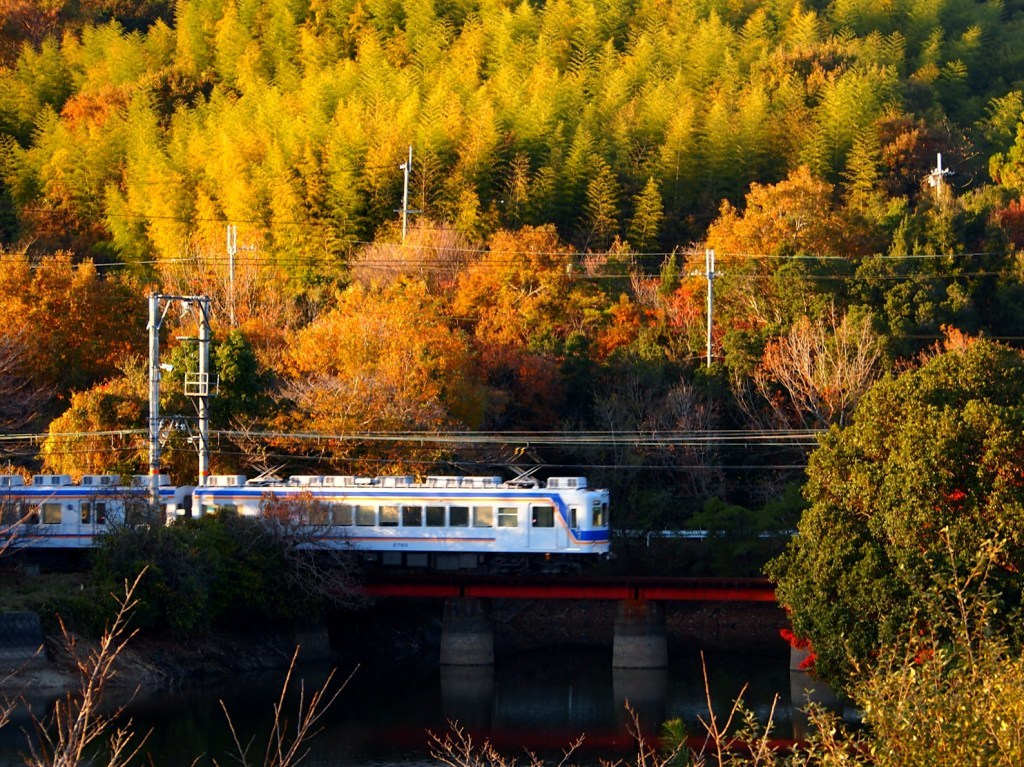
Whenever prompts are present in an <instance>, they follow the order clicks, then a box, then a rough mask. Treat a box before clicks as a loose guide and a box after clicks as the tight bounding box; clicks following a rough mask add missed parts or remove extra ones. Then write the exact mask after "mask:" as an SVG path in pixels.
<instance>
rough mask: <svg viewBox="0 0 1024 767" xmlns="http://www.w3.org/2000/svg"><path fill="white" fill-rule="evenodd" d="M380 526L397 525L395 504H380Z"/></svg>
mask: <svg viewBox="0 0 1024 767" xmlns="http://www.w3.org/2000/svg"><path fill="white" fill-rule="evenodd" d="M380 526H381V527H398V507H397V506H381V507H380Z"/></svg>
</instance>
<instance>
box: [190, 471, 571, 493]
mask: <svg viewBox="0 0 1024 767" xmlns="http://www.w3.org/2000/svg"><path fill="white" fill-rule="evenodd" d="M207 485H208V486H210V487H280V486H286V487H308V488H329V487H366V488H368V487H374V488H409V487H416V488H424V487H431V488H466V489H486V488H499V487H538V486H546V487H547V488H548V489H559V490H585V489H586V488H587V478H586V477H551V478H549V479H548V480H547V482H546V484H545V483H538V482H537V481H536V480H534V479H527V480H510V481H508V482H506V481H505V480H503V479H502V478H501V477H499V476H473V475H467V476H458V475H430V476H427V477H424V478H423V479H422V480H417V478H416V477H413V476H410V475H391V476H377V477H359V476H355V475H352V474H299V475H295V476H291V477H288V478H287V479H268V478H259V479H253V480H249V479H247V478H246V477H245V475H244V474H214V475H211V476H210V477H209V478H208V480H207Z"/></svg>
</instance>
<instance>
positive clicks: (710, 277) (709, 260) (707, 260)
mask: <svg viewBox="0 0 1024 767" xmlns="http://www.w3.org/2000/svg"><path fill="white" fill-rule="evenodd" d="M704 270H705V272H706V276H707V281H708V344H707V345H708V348H707V366H708V367H711V323H712V313H713V310H714V306H715V251H714V249H713V248H707V249H706V250H705V251H704Z"/></svg>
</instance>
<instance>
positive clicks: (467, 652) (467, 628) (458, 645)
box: [441, 597, 494, 666]
mask: <svg viewBox="0 0 1024 767" xmlns="http://www.w3.org/2000/svg"><path fill="white" fill-rule="evenodd" d="M493 664H494V625H493V622H492V620H491V605H490V602H489V601H487V600H484V599H467V598H462V597H459V598H451V599H446V600H445V601H444V617H443V619H442V622H441V665H442V666H490V665H493Z"/></svg>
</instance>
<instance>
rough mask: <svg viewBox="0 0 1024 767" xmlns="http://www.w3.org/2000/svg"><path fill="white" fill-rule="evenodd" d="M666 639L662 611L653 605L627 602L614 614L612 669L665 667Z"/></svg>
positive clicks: (666, 664) (663, 613)
mask: <svg viewBox="0 0 1024 767" xmlns="http://www.w3.org/2000/svg"><path fill="white" fill-rule="evenodd" d="M666 666H668V638H667V636H666V634H665V611H664V609H663V608H662V606H661V605H660V604H659V603H657V602H649V601H646V600H642V599H627V600H624V601H622V602H619V605H618V609H617V610H616V613H615V638H614V643H613V645H612V667H613V668H665V667H666Z"/></svg>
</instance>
